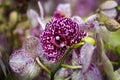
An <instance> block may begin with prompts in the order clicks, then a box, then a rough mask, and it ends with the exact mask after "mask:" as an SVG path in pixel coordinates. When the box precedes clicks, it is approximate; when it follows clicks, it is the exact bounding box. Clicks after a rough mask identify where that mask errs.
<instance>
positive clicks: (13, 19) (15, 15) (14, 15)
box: [9, 11, 18, 25]
mask: <svg viewBox="0 0 120 80" xmlns="http://www.w3.org/2000/svg"><path fill="white" fill-rule="evenodd" d="M17 19H18V13H17V12H16V11H12V12H11V13H10V17H9V21H10V24H11V25H15V23H16V22H17Z"/></svg>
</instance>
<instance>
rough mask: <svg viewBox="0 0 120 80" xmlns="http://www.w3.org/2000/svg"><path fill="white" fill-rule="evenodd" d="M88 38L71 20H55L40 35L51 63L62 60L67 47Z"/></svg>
mask: <svg viewBox="0 0 120 80" xmlns="http://www.w3.org/2000/svg"><path fill="white" fill-rule="evenodd" d="M84 36H86V33H85V32H84V31H83V30H80V28H79V25H78V24H77V23H76V22H74V21H73V20H72V19H70V18H60V19H53V20H52V21H50V22H49V23H47V25H46V29H45V30H44V31H43V32H42V34H41V35H40V42H41V44H42V48H43V50H44V52H45V55H46V57H47V59H48V60H49V61H53V62H54V61H56V60H59V59H61V57H62V56H63V53H64V52H65V50H66V47H67V46H71V45H73V44H75V43H78V42H80V41H81V39H82V38H83V37H84Z"/></svg>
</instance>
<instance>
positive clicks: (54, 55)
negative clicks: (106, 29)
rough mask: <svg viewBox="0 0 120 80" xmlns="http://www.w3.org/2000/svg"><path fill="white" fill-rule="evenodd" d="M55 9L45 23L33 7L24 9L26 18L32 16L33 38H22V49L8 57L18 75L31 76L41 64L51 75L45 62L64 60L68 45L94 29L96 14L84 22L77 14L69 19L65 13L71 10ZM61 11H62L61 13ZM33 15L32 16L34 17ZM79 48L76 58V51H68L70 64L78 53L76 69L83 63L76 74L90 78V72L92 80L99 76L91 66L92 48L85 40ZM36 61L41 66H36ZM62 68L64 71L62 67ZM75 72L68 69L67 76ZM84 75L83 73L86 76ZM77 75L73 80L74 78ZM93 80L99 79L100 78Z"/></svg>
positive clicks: (32, 76)
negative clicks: (51, 16)
mask: <svg viewBox="0 0 120 80" xmlns="http://www.w3.org/2000/svg"><path fill="white" fill-rule="evenodd" d="M39 6H40V3H39ZM65 7H67V8H68V5H67V6H66V5H65ZM69 7H70V6H69ZM58 8H61V7H58ZM62 8H63V7H62ZM57 10H58V11H57V13H55V16H54V18H53V19H52V20H50V21H49V22H48V23H47V24H44V22H43V21H42V20H43V18H41V17H43V16H41V17H40V16H39V15H38V14H37V13H36V12H35V11H34V10H29V11H28V12H27V14H28V17H29V19H31V20H30V21H32V22H33V24H32V26H33V28H32V29H31V32H32V37H30V38H27V39H25V40H24V41H23V45H22V48H21V49H19V50H16V51H15V52H14V53H13V54H12V55H11V56H10V61H9V64H10V67H11V69H12V70H13V71H14V72H16V73H18V74H21V76H25V77H27V78H28V77H30V78H31V79H32V78H34V77H35V76H37V75H38V74H39V73H40V71H41V67H42V68H43V69H45V70H46V71H47V72H48V73H49V74H50V75H52V73H54V70H53V72H52V69H51V70H49V68H50V67H51V66H52V65H50V67H48V65H44V64H49V63H51V64H52V63H53V64H54V63H57V62H58V61H60V60H61V59H63V58H62V57H63V56H64V54H65V52H67V50H69V49H70V48H71V46H73V45H77V44H79V43H80V42H81V40H83V38H84V37H86V36H87V32H86V31H85V29H89V28H92V29H94V27H95V26H96V23H95V19H96V17H97V15H93V16H92V17H89V18H88V20H86V21H83V20H82V19H81V18H80V17H78V16H73V17H72V18H70V15H67V12H69V11H70V10H69V11H65V10H64V11H63V13H62V10H61V9H57ZM56 14H57V15H56ZM61 14H64V16H63V15H61ZM33 15H35V17H34V16H33ZM32 19H33V20H32ZM34 21H35V22H34ZM34 23H35V24H34ZM44 25H46V26H44ZM84 39H85V38H84ZM79 47H80V46H79ZM78 49H79V50H80V51H78V52H79V53H78V54H79V57H78V55H77V52H75V50H73V52H75V54H74V53H73V52H71V53H72V54H71V55H72V56H71V57H70V61H69V63H70V64H72V61H73V60H72V58H73V57H74V55H77V58H76V59H75V61H77V62H76V64H77V68H81V66H82V70H79V74H81V76H82V78H83V79H86V78H85V76H87V77H88V78H89V77H91V76H93V75H94V77H95V78H93V79H94V80H95V79H96V78H99V77H100V74H99V71H98V69H97V67H96V66H94V63H92V56H93V51H94V49H95V47H94V46H93V45H91V44H89V43H84V45H83V47H81V48H78ZM38 59H40V60H38ZM66 59H67V58H66ZM46 60H47V61H46ZM36 61H37V62H36ZM41 61H43V62H42V63H43V64H42V63H41ZM66 61H67V60H66ZM75 61H74V62H75ZM47 62H48V63H47ZM63 63H64V62H63ZM63 63H60V64H59V65H60V68H62V67H61V66H62V64H63ZM38 64H39V65H40V66H41V67H39V66H38ZM59 65H58V67H59ZM47 67H48V68H47ZM75 67H76V65H75ZM52 68H53V66H52ZM73 68H74V67H73ZM77 68H76V69H77ZM94 68H95V70H94ZM56 69H57V68H56ZM55 71H57V70H55ZM60 71H61V69H60ZM63 71H66V70H64V69H63ZM76 71H77V70H75V71H72V70H71V71H70V73H69V75H72V72H73V73H74V72H76ZM95 71H97V72H95ZM41 72H42V71H41ZM55 73H56V72H55ZM90 73H92V74H93V75H90ZM95 73H98V74H95ZM83 74H85V76H84V75H83ZM53 75H54V74H53ZM58 75H61V73H58ZM66 76H67V75H66ZM52 78H53V77H51V79H52ZM77 78H78V80H79V79H81V77H79V76H77ZM77 78H76V79H75V80H77ZM88 78H87V80H88ZM73 80H74V77H73ZM96 80H101V78H99V79H96Z"/></svg>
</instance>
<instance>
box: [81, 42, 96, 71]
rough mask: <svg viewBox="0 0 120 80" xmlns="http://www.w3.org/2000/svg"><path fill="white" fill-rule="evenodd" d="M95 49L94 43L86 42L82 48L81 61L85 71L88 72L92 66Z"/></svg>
mask: <svg viewBox="0 0 120 80" xmlns="http://www.w3.org/2000/svg"><path fill="white" fill-rule="evenodd" d="M94 49H95V47H94V46H93V45H91V44H89V43H86V44H84V45H83V47H82V48H81V50H80V62H81V63H82V66H83V69H82V70H83V73H84V72H86V71H87V70H88V68H89V67H90V64H91V61H92V56H93V52H94Z"/></svg>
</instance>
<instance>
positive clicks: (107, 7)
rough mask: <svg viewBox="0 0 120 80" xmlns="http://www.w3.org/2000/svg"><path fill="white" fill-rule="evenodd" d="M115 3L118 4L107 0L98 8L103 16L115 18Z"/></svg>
mask: <svg viewBox="0 0 120 80" xmlns="http://www.w3.org/2000/svg"><path fill="white" fill-rule="evenodd" d="M117 5H118V4H117V2H116V1H113V0H109V1H106V2H104V3H103V4H101V5H100V9H101V11H102V13H103V14H104V15H105V16H107V17H109V18H115V17H116V16H117V10H116V7H117Z"/></svg>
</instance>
